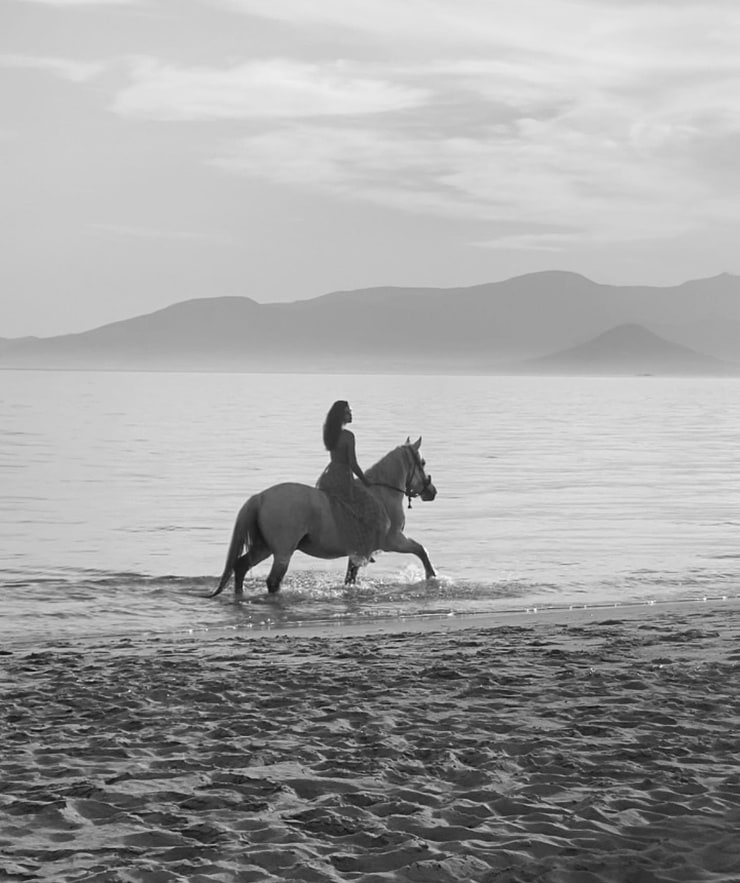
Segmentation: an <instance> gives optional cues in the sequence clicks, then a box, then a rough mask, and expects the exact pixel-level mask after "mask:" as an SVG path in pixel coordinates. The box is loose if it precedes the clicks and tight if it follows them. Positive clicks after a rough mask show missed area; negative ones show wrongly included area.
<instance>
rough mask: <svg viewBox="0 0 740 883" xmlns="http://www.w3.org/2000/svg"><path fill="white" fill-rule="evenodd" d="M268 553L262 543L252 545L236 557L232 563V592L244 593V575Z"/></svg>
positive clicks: (266, 556) (267, 555)
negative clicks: (233, 563) (243, 553)
mask: <svg viewBox="0 0 740 883" xmlns="http://www.w3.org/2000/svg"><path fill="white" fill-rule="evenodd" d="M269 555H270V550H269V549H268V548H267V547H266V546H263V545H259V546H256V545H255V546H252V547H251V548H250V549H249V551H248V552H247V554H246V555H242V556H241V557H240V558H237V561H236V564H235V565H234V593H235V594H237V595H242V594H243V593H244V577H245V576H246V575H247V573H248V572H249V571H250V570H251V569H252V568H253V567H256V566H257V565H258V564H259V563H260V562H261V561H264V560H265V558H268V557H269Z"/></svg>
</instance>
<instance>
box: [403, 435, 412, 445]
mask: <svg viewBox="0 0 740 883" xmlns="http://www.w3.org/2000/svg"><path fill="white" fill-rule="evenodd" d="M404 444H405V445H410V444H411V436H410V435H407V436H406V441H405V442H404Z"/></svg>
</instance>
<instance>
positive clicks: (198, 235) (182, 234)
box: [90, 223, 231, 245]
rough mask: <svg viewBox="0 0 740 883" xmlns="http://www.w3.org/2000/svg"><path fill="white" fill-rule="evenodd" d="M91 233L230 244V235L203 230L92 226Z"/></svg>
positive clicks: (132, 237) (113, 225)
mask: <svg viewBox="0 0 740 883" xmlns="http://www.w3.org/2000/svg"><path fill="white" fill-rule="evenodd" d="M90 232H91V233H93V234H94V235H98V236H113V237H125V238H129V239H143V240H160V239H161V240H169V241H173V242H207V243H210V244H222V245H224V244H228V243H229V242H231V235H230V234H228V233H215V232H205V231H201V230H171V229H165V228H160V227H142V226H133V225H130V224H101V223H98V224H92V225H91V226H90Z"/></svg>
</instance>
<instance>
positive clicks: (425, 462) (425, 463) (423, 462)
mask: <svg viewBox="0 0 740 883" xmlns="http://www.w3.org/2000/svg"><path fill="white" fill-rule="evenodd" d="M426 465H427V461H426V460H422V461H421V467H422V469H423V468H424V467H425V466H426Z"/></svg>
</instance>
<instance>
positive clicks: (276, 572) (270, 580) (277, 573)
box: [267, 555, 291, 594]
mask: <svg viewBox="0 0 740 883" xmlns="http://www.w3.org/2000/svg"><path fill="white" fill-rule="evenodd" d="M290 558H291V556H290V555H288V556H287V557H283V556H280V557H279V558H278V557H277V555H276V556H275V558H274V559H273V562H272V567H271V568H270V572H269V573H268V575H267V591H268V592H270V594H274V593H275V592H279V591H280V584H281V583H282V581H283V577H284V576H285V574H286V572H287V570H288V566H289V565H290Z"/></svg>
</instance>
